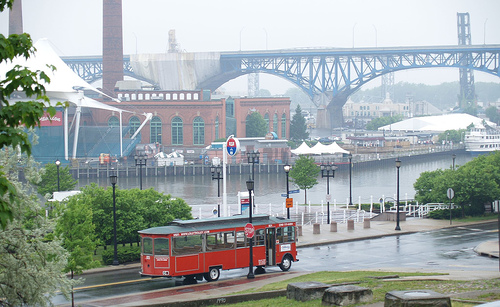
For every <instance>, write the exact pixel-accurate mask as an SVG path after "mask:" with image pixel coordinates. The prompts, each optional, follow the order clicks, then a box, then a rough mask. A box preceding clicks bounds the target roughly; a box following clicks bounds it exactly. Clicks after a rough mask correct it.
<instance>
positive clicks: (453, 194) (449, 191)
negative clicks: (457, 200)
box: [446, 188, 455, 199]
mask: <svg viewBox="0 0 500 307" xmlns="http://www.w3.org/2000/svg"><path fill="white" fill-rule="evenodd" d="M446 196H448V199H453V197H455V191H453V189H452V188H449V189H448V191H446Z"/></svg>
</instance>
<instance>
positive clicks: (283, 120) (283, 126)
mask: <svg viewBox="0 0 500 307" xmlns="http://www.w3.org/2000/svg"><path fill="white" fill-rule="evenodd" d="M281 137H282V138H283V139H286V114H283V115H281Z"/></svg>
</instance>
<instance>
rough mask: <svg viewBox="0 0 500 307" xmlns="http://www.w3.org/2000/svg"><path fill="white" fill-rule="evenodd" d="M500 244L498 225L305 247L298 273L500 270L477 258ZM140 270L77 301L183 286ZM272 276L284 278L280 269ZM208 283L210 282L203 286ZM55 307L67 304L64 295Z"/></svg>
mask: <svg viewBox="0 0 500 307" xmlns="http://www.w3.org/2000/svg"><path fill="white" fill-rule="evenodd" d="M492 240H498V232H497V225H496V224H495V223H491V224H484V225H481V226H473V227H458V228H449V229H442V230H435V231H429V232H421V233H414V234H408V235H400V236H389V237H384V238H378V239H370V240H362V241H354V242H346V243H337V244H330V245H324V246H318V247H306V248H300V249H299V250H298V258H299V259H300V261H299V262H296V263H294V264H293V265H292V269H291V270H295V271H325V270H331V271H346V270H363V269H377V268H412V269H417V270H422V271H424V270H425V271H432V270H436V271H446V270H470V271H474V270H478V271H489V270H498V259H494V258H488V257H484V256H479V255H477V254H476V253H475V252H474V251H473V249H474V247H476V246H477V245H478V244H480V243H482V242H485V241H492ZM138 271H139V270H138V268H133V269H125V270H118V271H109V272H102V273H98V274H87V275H85V276H84V278H85V281H84V283H83V284H82V285H78V286H77V287H76V289H77V290H76V292H75V301H76V302H83V301H87V300H95V299H102V298H107V297H112V296H120V295H128V294H132V293H139V292H144V291H152V290H158V289H164V288H167V287H175V286H178V285H182V280H181V279H166V278H155V279H151V278H142V277H141V276H140V275H139V273H138ZM267 272H268V273H271V274H272V273H273V272H280V269H279V268H278V267H271V268H267ZM247 273H248V268H246V269H237V270H231V271H222V272H221V280H223V279H231V278H235V277H241V276H246V274H247ZM202 282H205V281H202ZM53 303H54V304H56V305H61V304H67V303H70V302H69V301H67V300H65V299H64V297H63V296H62V295H57V296H56V297H55V298H54V299H53Z"/></svg>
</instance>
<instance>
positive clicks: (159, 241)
mask: <svg viewBox="0 0 500 307" xmlns="http://www.w3.org/2000/svg"><path fill="white" fill-rule="evenodd" d="M168 251H169V250H168V239H167V238H155V255H168V254H169V253H168Z"/></svg>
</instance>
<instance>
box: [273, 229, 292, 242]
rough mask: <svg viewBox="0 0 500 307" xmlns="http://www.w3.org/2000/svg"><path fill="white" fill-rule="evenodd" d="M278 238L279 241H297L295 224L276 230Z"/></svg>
mask: <svg viewBox="0 0 500 307" xmlns="http://www.w3.org/2000/svg"><path fill="white" fill-rule="evenodd" d="M276 238H277V240H278V241H279V243H292V242H295V229H294V227H293V226H287V227H280V228H278V229H277V230H276Z"/></svg>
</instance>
